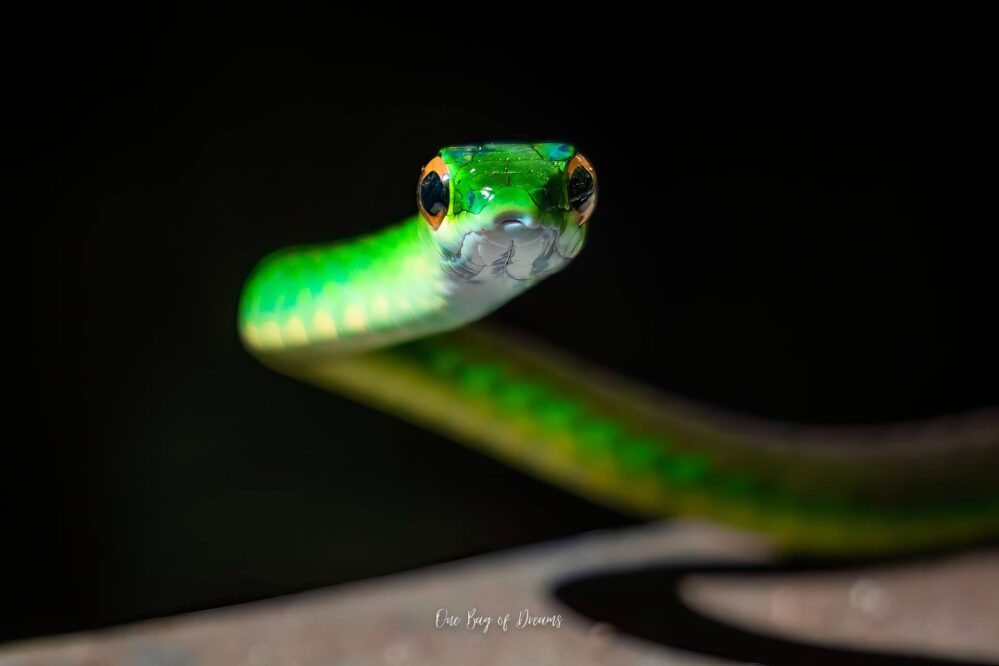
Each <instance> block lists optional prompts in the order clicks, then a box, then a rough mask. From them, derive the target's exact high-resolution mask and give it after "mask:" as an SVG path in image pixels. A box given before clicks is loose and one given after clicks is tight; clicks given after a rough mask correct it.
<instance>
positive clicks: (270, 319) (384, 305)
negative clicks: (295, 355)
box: [239, 217, 443, 352]
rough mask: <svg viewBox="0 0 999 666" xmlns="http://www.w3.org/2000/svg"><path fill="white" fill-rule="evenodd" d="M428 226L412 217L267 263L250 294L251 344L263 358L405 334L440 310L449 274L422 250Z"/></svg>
mask: <svg viewBox="0 0 999 666" xmlns="http://www.w3.org/2000/svg"><path fill="white" fill-rule="evenodd" d="M421 224H424V223H423V221H422V220H421V219H420V218H418V217H415V218H410V219H408V220H405V221H403V222H401V223H399V224H397V225H394V226H391V227H388V228H387V229H385V230H383V231H380V232H378V233H375V234H370V235H368V236H362V237H360V238H355V239H349V240H346V241H340V242H336V243H327V244H322V245H311V246H302V247H292V248H287V249H284V250H281V251H278V252H276V253H274V254H272V255H270V256H269V257H267V258H265V259H264V260H263V261H262V262H260V264H259V265H258V267H257V269H256V270H255V271H254V272H253V274H252V275H251V276H250V278H249V280H248V281H247V284H246V287H245V288H244V291H243V297H242V300H241V303H240V316H239V328H240V334H241V335H242V336H243V339H244V340H245V341H246V342H247V344H248V345H249V346H250V347H251V348H252V349H254V350H256V351H261V352H267V351H280V350H283V349H288V348H294V347H304V346H306V345H309V344H311V343H314V342H323V341H333V340H343V339H349V338H352V337H358V336H365V335H369V334H371V333H378V332H381V331H386V330H394V329H398V328H400V327H404V326H405V325H407V324H409V323H411V322H412V321H414V320H416V319H418V318H419V317H421V316H424V315H426V314H427V313H428V312H432V311H435V310H437V309H440V308H441V307H442V305H443V301H442V299H441V296H440V293H439V287H440V278H439V276H440V270H441V269H440V266H439V265H438V264H437V263H436V262H434V260H433V255H432V254H431V253H428V252H427V251H426V248H425V246H424V245H423V243H422V240H421V238H420V236H419V225H421Z"/></svg>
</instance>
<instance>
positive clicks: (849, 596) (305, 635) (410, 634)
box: [0, 523, 999, 666]
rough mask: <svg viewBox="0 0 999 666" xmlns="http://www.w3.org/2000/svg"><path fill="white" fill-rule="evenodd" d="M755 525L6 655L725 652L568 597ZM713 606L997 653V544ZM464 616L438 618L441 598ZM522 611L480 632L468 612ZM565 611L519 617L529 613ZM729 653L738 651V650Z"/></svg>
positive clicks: (741, 589)
mask: <svg viewBox="0 0 999 666" xmlns="http://www.w3.org/2000/svg"><path fill="white" fill-rule="evenodd" d="M767 556H768V554H767V551H766V549H765V548H764V547H763V546H762V544H761V543H760V542H759V541H757V540H756V539H755V538H753V537H751V536H748V535H744V534H738V533H735V532H731V531H728V530H723V529H721V528H716V527H711V526H706V525H702V524H696V523H674V524H665V523H660V524H649V525H645V526H641V527H636V528H629V529H626V530H618V531H611V532H600V533H592V534H587V535H582V536H579V537H575V538H571V539H566V540H563V541H559V542H555V543H551V544H542V545H538V546H532V547H528V548H523V549H520V550H515V551H510V552H504V553H497V554H493V555H488V556H483V557H478V558H474V559H469V560H465V561H460V562H454V563H450V564H443V565H439V566H436V567H430V568H426V569H422V570H418V571H413V572H410V573H406V574H399V575H395V576H388V577H384V578H380V579H376V580H371V581H364V582H359V583H353V584H349V585H343V586H339V587H335V588H331V589H327V590H317V591H314V592H310V593H306V594H299V595H294V596H288V597H282V598H278V599H272V600H268V601H263V602H259V603H254V604H246V605H242V606H234V607H230V608H224V609H219V610H213V611H205V612H201V613H192V614H188V615H181V616H177V617H172V618H164V619H159V620H153V621H149V622H142V623H137V624H132V625H126V626H122V627H116V628H112V629H108V630H105V631H99V632H91V633H86V634H78V635H71V636H64V637H55V638H47V639H40V640H35V641H29V642H25V643H21V644H16V645H8V646H5V647H4V648H2V649H0V666H36V665H38V666H40V665H42V664H44V665H45V666H59V665H70V664H72V665H76V664H101V665H104V664H140V665H149V666H194V665H199V664H213V665H215V664H223V665H224V664H250V665H253V666H264V665H279V664H282V665H288V666H290V665H297V666H310V665H312V664H317V665H318V664H322V665H333V664H340V665H350V666H363V665H367V664H390V665H391V664H417V665H422V664H438V665H446V664H461V665H463V666H464V665H478V664H481V665H484V666H485V665H498V664H573V665H581V666H586V665H588V664H615V665H616V666H632V665H635V664H717V663H723V662H720V661H718V660H714V659H709V658H704V657H699V656H695V655H691V654H688V653H682V652H679V651H675V650H670V649H668V648H665V647H662V646H659V645H658V644H653V643H647V642H644V641H641V640H637V639H633V638H630V637H628V636H624V635H620V634H617V633H615V632H614V630H613V629H611V628H610V627H608V626H606V625H599V624H595V623H593V622H592V621H590V620H587V619H586V618H583V617H581V616H579V615H577V614H575V613H574V612H572V611H571V610H570V609H567V608H566V607H565V606H563V605H561V604H560V603H559V602H558V601H557V600H555V599H553V598H552V596H551V594H550V590H551V588H552V585H553V583H554V582H556V581H558V580H559V579H564V578H566V577H570V576H572V575H573V574H574V573H577V572H580V573H581V572H592V571H593V570H602V571H607V570H608V569H614V568H617V567H622V568H626V567H633V566H635V565H641V564H652V563H655V564H659V565H663V564H668V563H669V562H678V561H684V562H687V563H689V562H691V561H696V560H698V559H709V558H710V559H711V560H713V561H714V562H719V561H731V562H764V561H766V559H767ZM684 595H685V597H686V598H688V600H690V602H691V603H692V605H693V606H694V607H696V608H698V609H699V610H701V611H702V612H704V613H706V614H708V615H712V616H714V617H719V618H723V619H725V620H728V621H731V622H732V623H734V624H740V625H743V626H747V627H750V628H752V629H754V630H757V631H761V632H770V633H774V634H784V635H791V636H794V637H797V638H798V639H804V640H810V641H825V642H828V643H832V644H836V645H843V646H853V647H860V648H881V649H891V650H899V649H903V650H905V651H909V652H913V651H915V652H923V653H927V652H928V653H932V652H936V653H938V654H945V655H947V656H963V657H966V658H967V657H977V658H980V659H981V658H991V659H999V554H997V553H996V552H995V551H992V552H983V553H979V554H974V555H965V556H960V557H957V556H955V557H950V558H944V559H938V560H932V561H926V562H923V563H913V564H909V565H904V566H897V567H891V568H888V567H882V568H867V569H864V570H854V571H849V572H847V571H843V572H833V573H830V572H823V573H809V574H780V575H778V574H767V575H766V576H752V577H750V576H745V575H735V574H724V575H722V574H712V575H710V576H709V575H699V576H695V577H692V578H691V579H690V580H689V581H688V582H687V583H686V584H685V586H684ZM441 608H446V609H448V611H449V612H450V613H451V614H453V615H457V616H459V618H460V619H459V626H457V627H454V628H436V627H435V626H434V625H435V615H436V613H437V611H438V609H441ZM471 608H476V609H478V611H479V615H482V616H494V617H495V616H496V615H502V614H506V613H510V614H511V620H510V621H511V625H510V626H509V629H508V630H507V631H506V632H504V631H502V630H501V629H500V628H499V627H498V626H497V625H496V624H495V623H494V624H493V625H492V626H491V627H490V628H489V629H488V631H487V632H485V633H482V631H481V629H479V628H477V629H475V630H472V631H470V630H468V629H467V627H466V620H467V611H468V610H469V609H471ZM525 608H527V609H529V610H530V612H531V614H532V615H535V616H549V615H559V614H561V616H562V624H561V626H560V627H559V628H553V627H551V626H541V627H533V628H523V629H518V628H516V627H515V626H513V623H515V622H516V618H517V614H518V613H519V612H520V611H521V610H523V609H525ZM726 663H727V662H726Z"/></svg>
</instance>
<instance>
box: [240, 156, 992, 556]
mask: <svg viewBox="0 0 999 666" xmlns="http://www.w3.org/2000/svg"><path fill="white" fill-rule="evenodd" d="M596 199H597V182H596V175H595V173H594V171H593V168H592V166H591V165H590V163H589V162H588V161H587V160H586V158H585V157H583V156H582V155H580V154H578V153H577V151H576V149H575V148H574V147H573V146H571V145H568V144H562V143H540V144H483V145H475V146H457V147H451V148H445V149H443V150H441V151H440V153H439V154H438V155H437V156H436V157H435V158H434V159H433V160H432V161H431V162H430V163H429V164H427V166H426V167H425V168H424V170H423V173H422V174H421V176H420V180H419V184H418V190H417V202H418V207H419V213H420V214H419V215H417V216H414V217H412V218H409V219H406V220H404V221H402V222H400V223H399V224H397V225H394V226H390V227H388V228H386V229H384V230H382V231H379V232H376V233H374V234H371V235H368V236H363V237H361V238H356V239H350V240H345V241H339V242H334V243H331V244H325V245H317V246H305V247H293V248H288V249H285V250H281V251H279V252H277V253H275V254H273V255H271V256H269V257H267V258H265V259H264V260H263V261H262V262H261V263H260V264H259V265H258V266H257V268H256V269H255V270H254V272H253V273H252V275H251V276H250V278H249V279H248V281H247V284H246V286H245V287H244V290H243V294H242V298H241V303H240V308H239V331H240V335H241V338H242V340H243V342H244V345H245V346H246V348H247V349H248V350H249V351H250V352H251V353H252V354H253V355H254V356H256V357H257V358H258V359H259V360H260V361H262V362H263V363H265V364H266V365H268V366H270V367H273V368H274V369H276V370H278V371H280V372H283V373H285V374H288V375H291V376H293V377H296V378H298V379H301V380H304V381H307V382H310V383H312V384H315V385H317V386H320V387H322V388H325V389H329V390H333V391H336V392H339V393H343V394H345V395H348V396H351V397H353V398H355V399H358V400H361V401H362V402H364V403H366V404H369V405H372V406H374V407H377V408H380V409H383V410H385V411H387V412H389V413H392V414H396V415H398V416H400V417H403V418H406V419H409V420H411V421H414V422H416V423H419V424H421V425H424V426H426V427H428V428H431V429H433V430H435V431H437V432H440V433H442V434H444V435H446V436H449V437H451V438H453V439H455V440H457V441H460V442H463V443H466V444H469V445H472V446H475V447H478V448H480V449H482V450H484V451H486V452H488V453H490V454H492V455H494V456H496V457H497V458H500V459H502V460H505V461H507V462H510V463H511V464H514V465H517V466H519V467H521V468H523V469H525V470H526V471H528V472H531V473H533V474H535V475H538V476H540V477H542V478H544V479H547V480H549V481H551V482H553V483H556V484H558V485H561V486H562V487H565V488H567V489H569V490H572V491H574V492H577V493H579V494H581V495H584V496H586V497H589V498H591V499H593V500H596V501H599V502H602V503H605V504H608V505H612V506H615V507H618V508H620V509H623V510H626V511H630V512H634V513H638V514H641V515H645V516H667V515H685V514H691V515H700V516H705V517H708V518H711V519H716V520H721V521H725V522H728V523H731V524H733V525H737V526H741V527H744V528H748V529H752V530H756V531H759V532H762V533H765V534H767V535H769V536H770V537H771V538H772V539H773V540H774V541H775V542H776V543H777V544H779V545H780V546H782V547H784V548H786V549H788V550H791V551H804V552H812V553H824V554H837V553H839V554H866V553H883V552H892V551H900V550H910V549H920V548H930V547H938V546H941V545H949V544H955V543H963V542H968V541H972V540H976V539H981V538H985V537H989V536H994V535H997V534H999V483H997V482H996V479H997V478H999V414H997V413H996V410H981V411H979V412H975V413H970V414H964V415H958V416H955V417H942V418H939V419H935V420H930V421H924V422H911V423H903V424H896V425H887V426H863V427H854V428H845V427H840V428H837V427H821V426H796V425H793V424H786V423H779V422H769V421H764V420H761V419H754V418H750V417H742V416H737V415H732V414H726V413H722V412H720V411H719V410H715V409H712V408H710V407H707V406H704V405H698V404H695V403H692V402H689V401H686V400H684V399H682V398H679V397H676V396H670V395H665V394H663V393H661V392H659V391H657V390H655V389H654V388H651V387H648V386H644V385H639V384H637V383H635V382H631V381H629V380H627V379H624V378H621V377H618V376H616V375H614V374H612V373H609V372H607V371H604V370H601V369H598V368H594V367H590V366H589V365H588V364H587V363H585V362H584V361H581V360H579V359H575V358H572V357H570V356H568V355H567V354H565V353H564V352H562V351H560V350H557V349H553V348H551V347H549V346H548V345H546V344H543V343H541V342H539V341H537V340H532V339H530V338H528V337H527V336H525V335H524V334H521V333H515V332H512V331H506V330H500V329H496V328H495V327H493V328H488V327H485V325H483V324H476V323H475V322H477V321H478V320H479V319H481V318H483V317H485V316H486V315H488V314H489V313H490V312H492V311H493V310H495V309H496V308H498V307H500V306H501V305H503V304H504V303H506V302H507V301H508V300H510V299H511V298H514V297H516V296H517V295H519V294H521V293H522V292H523V291H524V290H526V289H528V288H530V287H532V286H533V285H535V284H537V283H538V282H539V281H541V280H543V279H544V278H545V277H546V276H548V275H551V274H553V273H555V272H557V271H559V270H561V269H562V268H563V267H565V266H566V265H567V264H568V263H569V262H570V261H571V260H572V259H573V257H575V256H576V255H577V254H578V252H579V251H580V250H581V248H582V246H583V243H584V240H585V236H586V230H587V226H588V223H589V218H590V216H591V215H592V213H593V210H594V208H595V204H596ZM595 307H596V306H595Z"/></svg>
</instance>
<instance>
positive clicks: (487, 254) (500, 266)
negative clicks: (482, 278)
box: [474, 223, 545, 280]
mask: <svg viewBox="0 0 999 666" xmlns="http://www.w3.org/2000/svg"><path fill="white" fill-rule="evenodd" d="M520 226H521V225H519V224H516V223H515V224H508V225H506V228H502V229H497V230H494V231H490V232H487V233H485V234H482V237H481V240H480V241H479V242H478V243H476V254H477V257H475V259H474V261H475V263H478V264H480V265H482V266H484V267H485V268H484V271H483V274H484V275H489V276H490V277H491V276H493V275H495V276H497V277H501V276H502V275H503V274H504V273H505V275H506V276H507V277H511V278H514V279H517V280H525V279H527V278H529V277H531V275H532V271H533V270H534V263H535V261H536V260H537V258H538V257H539V256H540V255H541V253H542V252H544V250H545V238H544V235H543V234H541V233H539V232H538V230H537V229H525V228H521V229H516V228H513V227H520Z"/></svg>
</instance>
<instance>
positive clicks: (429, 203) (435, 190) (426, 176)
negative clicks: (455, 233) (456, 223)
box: [416, 157, 451, 231]
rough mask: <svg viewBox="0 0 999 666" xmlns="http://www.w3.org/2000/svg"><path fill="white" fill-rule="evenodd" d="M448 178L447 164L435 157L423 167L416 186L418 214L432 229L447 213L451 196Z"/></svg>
mask: <svg viewBox="0 0 999 666" xmlns="http://www.w3.org/2000/svg"><path fill="white" fill-rule="evenodd" d="M450 180H451V175H450V174H449V173H448V170H447V164H445V163H444V160H442V159H441V158H440V157H435V158H434V159H432V160H430V162H429V163H428V164H427V166H425V167H423V173H421V174H420V182H419V184H417V186H416V203H417V205H418V206H419V207H420V214H421V215H423V218H424V219H425V220H426V221H427V222H428V223H429V224H430V226H431V227H432V228H433V229H434V231H436V230H437V228H438V227H440V226H441V222H443V221H444V216H445V215H446V214H447V206H448V201H449V200H450V198H451V191H450V186H449V185H448V181H450Z"/></svg>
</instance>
